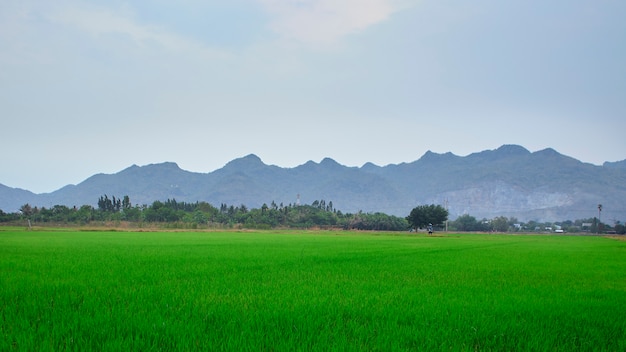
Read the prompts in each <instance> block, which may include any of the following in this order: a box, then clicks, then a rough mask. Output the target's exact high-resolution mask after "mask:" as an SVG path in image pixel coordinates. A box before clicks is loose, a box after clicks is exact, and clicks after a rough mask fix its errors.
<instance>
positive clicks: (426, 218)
mask: <svg viewBox="0 0 626 352" xmlns="http://www.w3.org/2000/svg"><path fill="white" fill-rule="evenodd" d="M446 220H448V210H447V209H446V208H444V207H442V206H441V205H435V204H431V205H420V206H418V207H415V208H413V210H411V213H410V214H409V216H407V217H406V221H408V223H409V224H410V225H411V226H412V227H413V228H415V229H422V228H425V227H426V226H441V225H443V223H444V222H445V221H446Z"/></svg>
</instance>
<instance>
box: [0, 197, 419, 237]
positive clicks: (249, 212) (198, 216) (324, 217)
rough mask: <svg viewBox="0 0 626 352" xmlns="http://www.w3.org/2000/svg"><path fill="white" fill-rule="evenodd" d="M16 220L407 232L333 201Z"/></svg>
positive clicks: (177, 205) (393, 221)
mask: <svg viewBox="0 0 626 352" xmlns="http://www.w3.org/2000/svg"><path fill="white" fill-rule="evenodd" d="M20 210H21V211H20V213H19V214H10V215H6V216H4V217H0V221H5V222H10V221H13V222H15V221H18V220H20V219H28V220H30V221H31V222H32V223H33V224H83V225H86V224H90V223H93V222H122V221H126V222H132V223H136V224H138V226H141V225H142V224H144V223H159V224H166V226H167V227H176V228H188V229H197V228H201V227H205V228H206V227H213V228H215V227H218V228H233V227H243V228H255V229H269V228H311V227H318V228H340V229H356V230H377V231H406V230H407V229H408V223H407V222H406V220H405V219H404V218H400V217H397V216H392V215H387V214H383V213H363V212H357V213H356V214H351V213H342V212H341V211H340V210H337V209H335V208H334V206H333V203H332V201H330V202H328V203H327V202H326V201H325V200H316V201H314V202H313V203H312V204H311V205H295V204H288V205H284V204H282V203H281V204H276V203H275V202H273V201H272V202H271V203H270V205H267V204H263V206H261V208H258V209H248V207H246V206H245V205H243V204H242V205H240V206H233V205H227V204H221V205H220V207H219V208H217V207H214V206H213V205H211V204H209V203H207V202H196V203H187V202H178V201H176V199H168V200H166V201H165V202H162V201H154V202H153V203H152V204H151V205H142V206H137V205H136V206H132V204H131V202H130V199H129V198H128V196H124V197H123V198H121V199H120V198H116V197H115V196H113V197H112V198H109V197H108V196H107V195H104V196H102V197H100V198H99V199H98V208H94V207H92V206H89V205H83V206H81V207H80V208H76V207H73V208H69V207H67V206H64V205H55V206H54V207H52V208H50V209H47V208H37V207H31V206H30V205H28V204H25V205H23V206H22V207H21V209H20Z"/></svg>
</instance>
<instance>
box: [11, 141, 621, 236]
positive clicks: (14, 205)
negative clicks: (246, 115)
mask: <svg viewBox="0 0 626 352" xmlns="http://www.w3.org/2000/svg"><path fill="white" fill-rule="evenodd" d="M105 194H106V195H108V196H109V197H112V196H116V197H118V198H121V197H123V196H125V195H128V196H129V197H130V200H131V202H132V204H151V203H152V202H153V201H155V200H162V201H164V200H167V199H176V200H177V201H185V202H196V201H206V202H209V203H211V204H213V205H214V206H218V207H219V206H220V205H221V204H222V203H224V204H227V205H235V206H238V205H241V204H244V205H246V206H247V207H249V208H257V207H260V206H261V205H262V204H263V203H267V204H269V203H271V202H272V201H274V202H275V203H276V204H280V203H284V204H285V205H287V204H297V203H299V202H301V203H302V204H310V203H311V202H313V201H315V200H322V199H324V200H326V201H327V202H328V201H332V202H333V204H334V207H335V208H336V209H339V210H341V211H343V212H352V213H354V212H358V211H363V212H383V213H387V214H390V215H397V216H406V215H408V213H409V212H410V211H411V209H412V208H414V207H415V206H417V205H422V204H441V205H443V206H446V207H447V208H448V209H449V211H450V218H451V219H454V218H456V217H457V216H459V215H462V214H469V215H472V216H474V217H476V218H479V219H480V218H488V219H489V218H493V217H495V216H507V217H516V218H518V219H519V220H521V221H528V220H536V221H559V220H567V219H569V220H575V219H587V218H593V217H596V216H598V215H599V214H598V204H602V205H603V206H602V213H601V219H602V221H604V222H607V223H609V224H611V221H615V220H620V221H623V220H624V219H625V218H626V160H623V161H620V162H612V163H610V162H606V163H604V164H603V165H602V166H596V165H592V164H588V163H583V162H581V161H578V160H576V159H574V158H571V157H568V156H565V155H562V154H560V153H558V152H557V151H555V150H554V149H551V148H548V149H544V150H541V151H537V152H532V153H531V152H530V151H528V150H527V149H525V148H524V147H521V146H517V145H503V146H501V147H500V148H498V149H495V150H485V151H482V152H477V153H473V154H470V155H467V156H457V155H454V154H452V153H445V154H438V153H433V152H430V151H428V152H426V153H425V154H424V155H423V156H422V157H421V158H419V159H418V160H416V161H413V162H409V163H401V164H390V165H387V166H377V165H374V164H372V163H366V164H365V165H363V166H362V167H348V166H344V165H340V164H339V163H337V162H336V161H334V160H333V159H330V158H325V159H323V160H322V161H321V162H320V163H316V162H313V161H308V162H306V163H305V164H302V165H300V166H297V167H294V168H282V167H278V166H275V165H266V164H264V163H263V161H261V159H260V158H259V157H257V156H256V155H254V154H250V155H247V156H245V157H242V158H238V159H235V160H232V161H231V162H229V163H228V164H226V165H225V166H224V167H223V168H221V169H218V170H215V171H213V172H210V173H196V172H190V171H185V170H182V169H180V168H179V167H178V165H177V164H175V163H172V162H165V163H160V164H150V165H145V166H137V165H132V166H130V167H128V168H126V169H124V170H122V171H120V172H118V173H115V174H96V175H93V176H91V177H89V178H87V179H86V180H84V181H83V182H81V183H80V184H78V185H67V186H65V187H63V188H61V189H59V190H56V191H54V192H51V193H41V194H35V193H33V192H30V191H27V190H23V189H17V188H10V187H7V186H5V185H2V184H0V209H2V210H3V211H4V212H15V211H17V210H18V209H19V208H20V207H21V206H22V205H24V204H26V203H28V204H30V205H31V206H39V207H42V206H43V207H51V206H53V205H57V204H59V205H66V206H70V207H71V206H81V205H92V206H95V205H96V204H97V201H98V199H99V198H100V197H101V196H103V195H105Z"/></svg>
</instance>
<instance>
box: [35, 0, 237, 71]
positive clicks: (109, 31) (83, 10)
mask: <svg viewBox="0 0 626 352" xmlns="http://www.w3.org/2000/svg"><path fill="white" fill-rule="evenodd" d="M46 17H47V18H48V20H49V21H51V22H53V23H57V24H62V25H65V26H71V27H73V28H75V29H78V30H79V31H82V32H83V33H87V34H89V35H91V36H92V38H94V39H95V40H99V39H103V38H106V37H107V36H111V35H113V36H121V37H125V38H126V39H127V40H130V42H132V43H133V45H134V46H135V47H137V48H140V49H150V48H152V49H157V50H162V51H165V52H169V53H189V54H192V55H194V56H196V57H198V58H207V59H211V58H213V59H214V58H222V59H227V58H229V56H230V55H229V54H228V53H227V52H225V51H222V50H218V49H215V48H211V47H206V46H204V45H203V44H202V43H200V42H197V41H194V40H192V39H189V38H187V37H184V36H181V35H177V34H176V33H173V32H170V31H167V30H166V29H164V28H163V27H160V26H157V25H150V24H145V23H141V22H139V21H137V20H136V19H135V18H134V17H133V12H132V11H131V10H130V9H129V8H128V7H126V8H116V9H111V8H103V7H94V6H71V7H69V6H68V7H59V8H57V9H55V11H52V12H50V13H49V14H48V15H47V16H46Z"/></svg>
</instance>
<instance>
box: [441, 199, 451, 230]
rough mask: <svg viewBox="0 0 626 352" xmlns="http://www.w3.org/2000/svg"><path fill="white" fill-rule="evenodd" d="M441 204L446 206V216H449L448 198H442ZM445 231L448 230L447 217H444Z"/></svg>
mask: <svg viewBox="0 0 626 352" xmlns="http://www.w3.org/2000/svg"><path fill="white" fill-rule="evenodd" d="M443 204H444V205H445V206H446V212H447V213H448V216H450V212H449V211H448V198H446V199H444V201H443ZM446 232H448V218H447V217H446Z"/></svg>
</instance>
